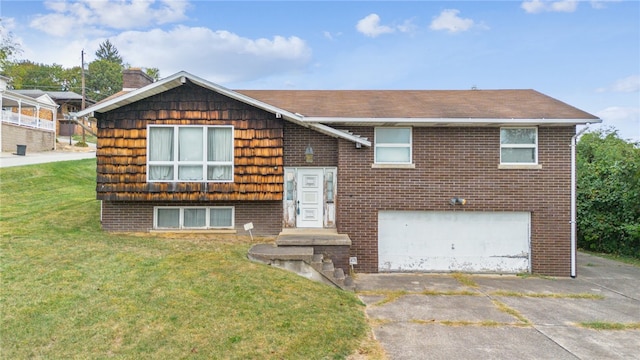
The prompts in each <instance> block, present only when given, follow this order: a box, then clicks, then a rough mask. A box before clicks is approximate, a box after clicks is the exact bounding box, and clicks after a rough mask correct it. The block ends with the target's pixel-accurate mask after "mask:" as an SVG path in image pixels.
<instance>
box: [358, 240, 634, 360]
mask: <svg viewBox="0 0 640 360" xmlns="http://www.w3.org/2000/svg"><path fill="white" fill-rule="evenodd" d="M465 278H466V280H470V282H468V283H463V281H461V279H456V278H455V277H454V276H452V275H429V274H360V275H358V278H357V292H358V294H359V296H360V298H361V299H362V300H363V302H365V304H367V308H366V312H367V315H368V317H369V319H370V321H371V323H372V325H373V328H374V334H375V336H376V338H377V339H378V341H380V343H381V344H382V346H383V347H384V349H385V351H386V353H387V355H388V357H389V359H392V360H396V359H640V330H593V329H589V328H585V327H583V326H580V324H581V323H585V322H595V321H599V322H604V323H609V324H613V323H620V324H640V268H638V267H633V266H631V265H626V264H622V263H618V262H615V261H610V260H606V259H602V258H598V257H595V256H591V255H587V254H582V253H580V254H579V256H578V277H577V278H576V279H570V278H540V277H529V278H520V277H516V276H488V275H475V276H465ZM462 280H464V279H462ZM402 291H404V292H402ZM394 295H399V296H398V297H394ZM527 295H528V296H527Z"/></svg>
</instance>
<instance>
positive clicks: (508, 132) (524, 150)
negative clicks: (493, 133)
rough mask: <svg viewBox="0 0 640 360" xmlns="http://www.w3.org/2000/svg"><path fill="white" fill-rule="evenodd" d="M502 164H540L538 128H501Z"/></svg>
mask: <svg viewBox="0 0 640 360" xmlns="http://www.w3.org/2000/svg"><path fill="white" fill-rule="evenodd" d="M500 164H506V165H511V164H513V165H536V164H538V128H536V127H519V128H501V129H500Z"/></svg>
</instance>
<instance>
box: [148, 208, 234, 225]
mask: <svg viewBox="0 0 640 360" xmlns="http://www.w3.org/2000/svg"><path fill="white" fill-rule="evenodd" d="M234 217H235V208H234V207H233V206H212V207H205V206H186V207H179V206H158V207H155V208H154V210H153V228H154V229H233V228H234V222H235V221H234Z"/></svg>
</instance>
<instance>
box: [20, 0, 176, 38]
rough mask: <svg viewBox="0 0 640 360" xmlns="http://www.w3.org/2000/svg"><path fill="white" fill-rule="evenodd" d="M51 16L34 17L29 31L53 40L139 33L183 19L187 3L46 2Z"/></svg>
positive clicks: (140, 0)
mask: <svg viewBox="0 0 640 360" xmlns="http://www.w3.org/2000/svg"><path fill="white" fill-rule="evenodd" d="M45 6H46V7H47V9H49V10H51V11H52V12H51V13H49V14H44V15H42V14H41V15H37V16H36V17H35V18H34V19H33V20H32V21H31V23H30V24H29V25H30V26H31V27H32V28H35V29H38V30H40V31H43V32H45V33H47V34H50V35H53V36H67V35H69V34H73V33H75V32H78V31H79V30H80V29H82V31H85V32H86V31H89V33H93V34H95V33H99V32H100V31H99V30H98V29H105V28H106V29H119V30H126V29H140V28H145V27H148V26H152V25H156V24H166V23H171V22H176V21H180V20H184V19H186V16H185V11H186V9H187V7H188V3H187V2H186V1H183V0H161V1H156V0H122V1H116V2H114V1H108V0H79V1H47V2H45Z"/></svg>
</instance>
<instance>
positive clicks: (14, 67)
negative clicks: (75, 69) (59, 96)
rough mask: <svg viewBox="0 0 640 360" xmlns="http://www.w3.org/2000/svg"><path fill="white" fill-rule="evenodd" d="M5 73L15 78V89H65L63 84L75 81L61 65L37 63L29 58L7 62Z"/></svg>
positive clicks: (13, 84) (13, 83)
mask: <svg viewBox="0 0 640 360" xmlns="http://www.w3.org/2000/svg"><path fill="white" fill-rule="evenodd" d="M3 74H4V75H5V76H7V77H10V78H12V79H13V82H12V86H13V88H14V89H40V90H44V91H60V90H63V87H64V86H63V84H65V83H69V82H74V81H76V80H75V79H72V78H70V76H72V74H71V73H69V72H67V71H66V70H65V69H64V68H63V67H62V66H61V65H57V64H53V65H45V64H37V63H33V62H31V61H28V60H23V61H17V62H7V63H6V64H5V66H4V70H3Z"/></svg>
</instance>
